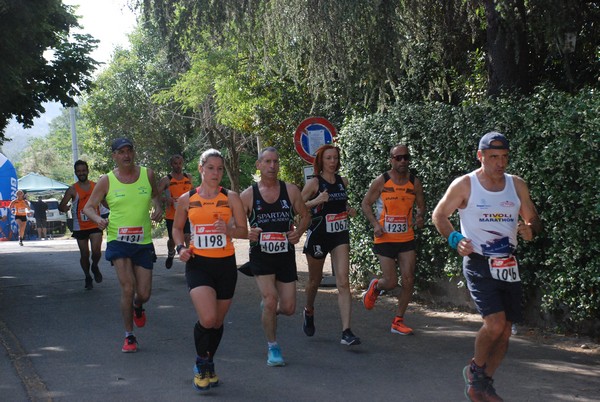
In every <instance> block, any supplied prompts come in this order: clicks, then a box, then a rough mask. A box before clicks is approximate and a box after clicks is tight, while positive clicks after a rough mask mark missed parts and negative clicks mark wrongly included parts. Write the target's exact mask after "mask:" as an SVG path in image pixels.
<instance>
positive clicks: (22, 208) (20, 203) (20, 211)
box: [13, 199, 28, 216]
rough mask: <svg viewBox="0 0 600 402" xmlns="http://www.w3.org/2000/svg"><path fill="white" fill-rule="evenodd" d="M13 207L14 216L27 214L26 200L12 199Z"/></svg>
mask: <svg viewBox="0 0 600 402" xmlns="http://www.w3.org/2000/svg"><path fill="white" fill-rule="evenodd" d="M13 208H14V209H15V216H27V208H28V204H27V201H25V200H19V199H16V200H14V201H13Z"/></svg>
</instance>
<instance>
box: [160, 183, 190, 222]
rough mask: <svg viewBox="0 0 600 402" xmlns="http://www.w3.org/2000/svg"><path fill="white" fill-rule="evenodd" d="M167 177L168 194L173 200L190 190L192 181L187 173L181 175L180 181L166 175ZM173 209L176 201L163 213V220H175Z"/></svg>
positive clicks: (175, 206)
mask: <svg viewBox="0 0 600 402" xmlns="http://www.w3.org/2000/svg"><path fill="white" fill-rule="evenodd" d="M167 177H168V178H169V188H168V191H169V194H170V195H171V197H173V198H175V199H177V198H179V196H180V195H182V194H185V193H187V192H188V191H190V190H191V189H192V179H191V178H190V176H189V175H188V174H187V173H184V174H183V179H181V180H177V179H176V178H174V177H173V176H171V175H168V176H167ZM175 208H177V201H175V202H174V203H173V204H171V205H168V206H167V210H166V211H165V219H169V220H173V219H175Z"/></svg>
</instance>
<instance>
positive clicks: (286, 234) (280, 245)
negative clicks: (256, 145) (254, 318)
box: [241, 147, 310, 366]
mask: <svg viewBox="0 0 600 402" xmlns="http://www.w3.org/2000/svg"><path fill="white" fill-rule="evenodd" d="M256 168H257V169H258V170H260V180H259V182H258V183H255V184H253V185H252V186H251V187H249V188H247V189H246V190H244V191H243V192H242V195H241V197H242V202H243V204H244V209H245V211H246V214H247V215H248V220H249V222H250V231H249V232H248V239H249V240H250V261H249V265H250V270H251V272H252V274H253V275H254V277H255V279H256V284H257V285H258V289H259V290H260V293H261V297H262V303H261V307H262V316H261V320H262V326H263V330H264V332H265V335H266V338H267V346H268V350H267V365H269V366H284V365H285V360H284V359H283V356H282V355H281V348H280V346H279V344H278V343H277V337H276V333H277V315H278V314H283V315H287V316H290V315H293V314H294V312H295V311H296V280H297V279H298V276H297V271H296V255H295V251H294V244H297V243H298V242H299V241H300V237H301V236H302V234H303V233H304V231H305V230H306V228H307V227H308V225H309V224H310V213H309V212H308V210H307V209H306V206H305V205H304V202H303V201H302V195H301V194H300V190H298V187H296V186H295V185H293V184H289V183H285V182H283V181H280V180H278V179H277V175H278V173H279V154H278V153H277V150H276V149H275V148H273V147H268V148H265V149H263V150H262V151H261V152H260V154H259V157H258V160H257V161H256ZM295 215H298V218H299V219H298V221H299V223H298V224H297V225H296V224H295V219H294V218H295Z"/></svg>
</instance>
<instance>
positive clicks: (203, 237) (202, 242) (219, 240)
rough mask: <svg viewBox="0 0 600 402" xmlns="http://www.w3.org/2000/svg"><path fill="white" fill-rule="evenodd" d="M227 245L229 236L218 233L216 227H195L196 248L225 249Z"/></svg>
mask: <svg viewBox="0 0 600 402" xmlns="http://www.w3.org/2000/svg"><path fill="white" fill-rule="evenodd" d="M226 244H227V236H226V235H225V233H221V232H219V231H217V229H216V228H215V226H214V225H194V247H196V248H199V249H207V248H223V247H225V245H226Z"/></svg>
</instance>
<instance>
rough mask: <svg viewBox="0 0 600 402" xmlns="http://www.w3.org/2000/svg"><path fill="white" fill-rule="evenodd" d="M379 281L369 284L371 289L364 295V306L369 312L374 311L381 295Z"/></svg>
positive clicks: (375, 280)
mask: <svg viewBox="0 0 600 402" xmlns="http://www.w3.org/2000/svg"><path fill="white" fill-rule="evenodd" d="M378 282H379V281H378V280H377V279H373V280H372V281H371V283H369V287H368V288H367V291H366V292H365V294H364V295H363V304H364V305H365V308H366V309H367V310H372V309H373V307H375V302H376V301H377V297H378V296H379V294H380V293H381V291H379V290H377V283H378Z"/></svg>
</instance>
